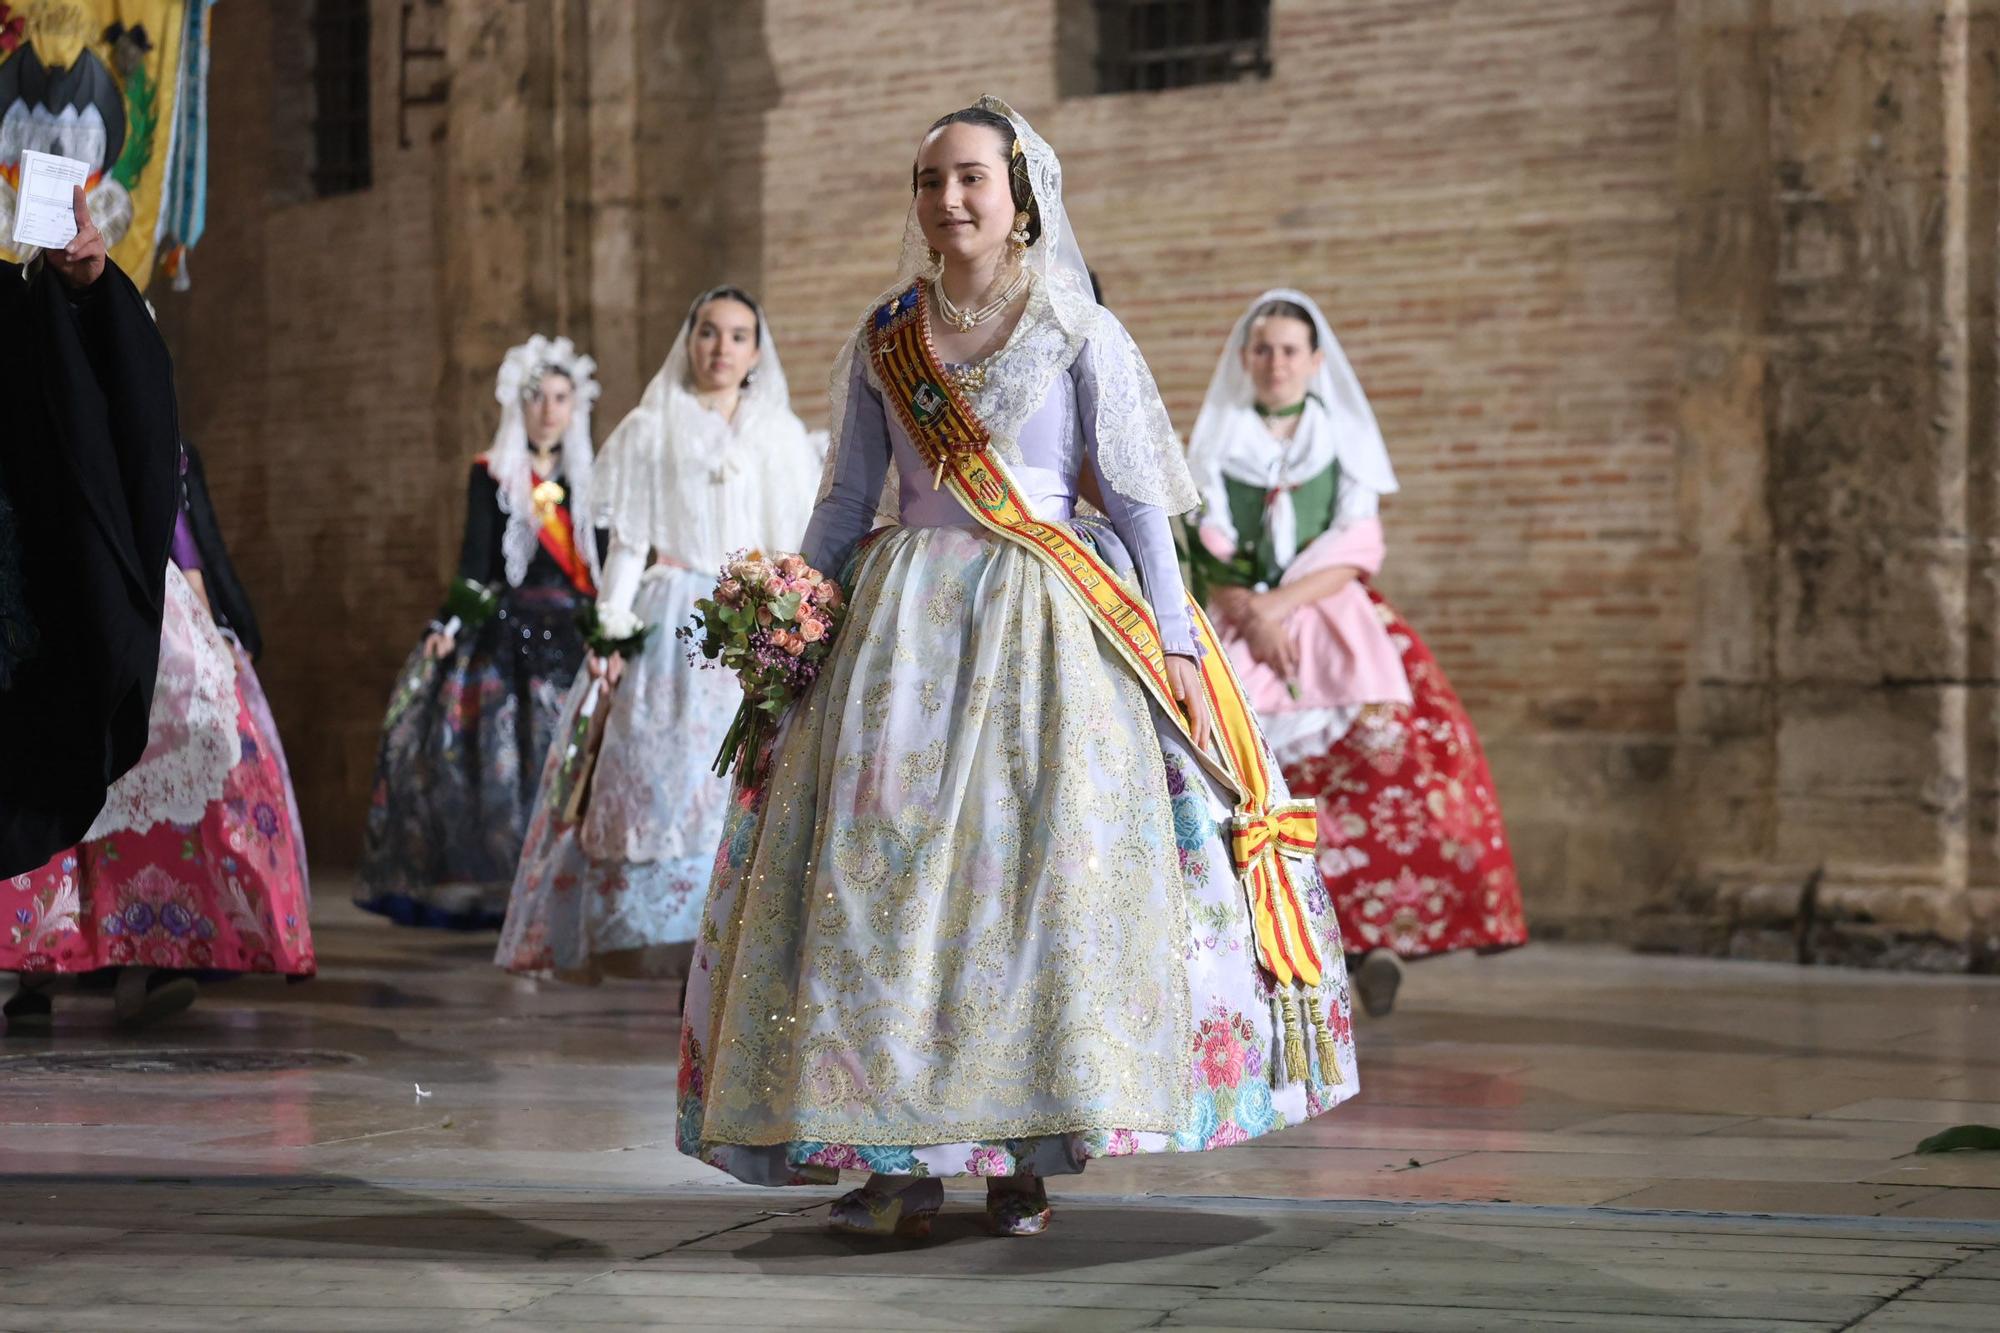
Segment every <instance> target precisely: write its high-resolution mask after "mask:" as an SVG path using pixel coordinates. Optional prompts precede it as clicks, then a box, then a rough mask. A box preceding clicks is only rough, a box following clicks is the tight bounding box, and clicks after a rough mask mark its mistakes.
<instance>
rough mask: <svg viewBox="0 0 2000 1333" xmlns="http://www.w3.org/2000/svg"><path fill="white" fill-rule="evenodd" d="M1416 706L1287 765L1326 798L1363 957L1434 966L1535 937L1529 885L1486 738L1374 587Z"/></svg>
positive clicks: (1341, 884)
mask: <svg viewBox="0 0 2000 1333" xmlns="http://www.w3.org/2000/svg"><path fill="white" fill-rule="evenodd" d="M1368 595H1369V597H1370V598H1372V599H1373V601H1374V603H1375V609H1376V611H1377V613H1378V614H1380V615H1381V617H1382V620H1383V623H1384V624H1385V625H1386V626H1387V627H1388V630H1389V638H1390V640H1391V641H1392V642H1393V643H1394V644H1395V645H1396V647H1397V650H1398V651H1399V652H1400V653H1401V654H1402V658H1403V669H1404V670H1405V671H1406V672H1407V673H1408V674H1409V678H1410V694H1411V696H1412V702H1411V703H1409V704H1373V705H1370V706H1369V707H1367V708H1365V709H1363V710H1362V711H1361V713H1360V715H1359V716H1358V717H1356V718H1355V719H1354V722H1353V725H1352V726H1350V727H1348V728H1347V731H1346V734H1345V735H1343V736H1341V737H1340V738H1339V739H1338V740H1337V741H1336V742H1335V743H1333V744H1332V746H1331V748H1330V749H1327V750H1325V751H1323V752H1321V753H1318V754H1313V755H1310V756H1308V757H1306V758H1304V759H1302V760H1299V761H1297V762H1294V763H1290V764H1287V765H1286V766H1285V777H1286V778H1287V779H1288V780H1289V781H1290V783H1291V788H1292V791H1293V792H1294V793H1295V794H1297V795H1299V796H1310V797H1313V798H1315V799H1316V800H1317V801H1318V804H1319V864H1320V873H1321V874H1322V875H1323V876H1324V877H1325V880H1326V883H1327V886H1328V888H1330V889H1331V890H1332V892H1333V901H1334V906H1335V907H1336V908H1337V909H1338V911H1339V913H1340V933H1341V938H1342V939H1343V940H1345V941H1346V943H1347V948H1348V950H1349V951H1350V952H1351V953H1357V954H1358V953H1365V952H1367V951H1368V950H1370V949H1380V948H1386V949H1393V950H1394V951H1395V952H1396V953H1397V954H1399V955H1401V956H1402V957H1405V958H1421V957H1424V956H1427V955H1430V954H1437V953H1446V952H1449V951H1451V950H1454V949H1498V948H1510V947H1513V946H1515V945H1520V944H1526V943H1527V942H1528V925H1527V920H1526V918H1525V917H1524V916H1523V914H1522V911H1521V885H1520V882H1519V881H1518V880H1517V879H1516V878H1515V876H1514V856H1513V853H1512V852H1511V851H1509V850H1508V847H1507V828H1506V825H1505V824H1504V823H1503V822H1502V820H1501V818H1500V802H1499V799H1498V798H1497V797H1496V796H1495V795H1494V791H1493V775H1492V774H1491V773H1490V772H1489V771H1488V770H1487V767H1486V753H1485V751H1484V750H1482V749H1481V748H1480V745H1479V733H1478V732H1477V731H1475V730H1474V729H1473V726H1472V719H1471V718H1470V717H1468V716H1467V715H1466V711H1465V706H1464V705H1463V704H1461V703H1460V702H1459V699H1458V695H1457V694H1456V693H1455V692H1454V691H1453V690H1452V688H1451V682H1450V681H1448V680H1446V679H1445V675H1444V672H1443V671H1442V670H1441V669H1440V668H1439V667H1438V664H1437V659H1436V658H1434V657H1432V656H1431V651H1430V649H1429V648H1427V647H1425V646H1424V641H1423V640H1422V639H1421V638H1419V637H1418V636H1417V632H1416V631H1415V630H1413V629H1411V628H1410V625H1409V622H1407V621H1405V620H1404V619H1403V618H1402V617H1401V616H1400V615H1398V614H1397V613H1396V610H1395V608H1394V607H1392V606H1390V605H1389V603H1388V602H1387V601H1386V600H1384V598H1383V597H1382V595H1381V594H1380V593H1378V592H1376V591H1375V590H1374V589H1373V588H1370V589H1369V590H1368Z"/></svg>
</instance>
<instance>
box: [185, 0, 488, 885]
mask: <svg viewBox="0 0 2000 1333" xmlns="http://www.w3.org/2000/svg"><path fill="white" fill-rule="evenodd" d="M397 9H398V6H397V5H395V4H393V3H377V5H376V6H375V15H374V48H375V53H376V62H377V68H376V76H375V78H374V81H373V105H374V110H375V152H374V165H375V185H374V188H373V189H372V190H369V191H367V192H365V193H360V194H351V195H346V196H341V197H337V198H331V199H324V200H321V199H314V198H312V192H311V190H310V186H309V182H310V178H309V176H308V174H307V173H308V165H307V163H306V162H305V161H304V160H303V156H302V153H301V149H302V147H303V145H302V143H301V142H300V139H299V137H298V136H297V135H285V134H284V133H283V132H284V128H285V126H286V124H287V118H286V117H284V116H282V115H276V114H274V108H280V107H283V106H285V105H287V104H295V103H296V102H297V100H298V99H299V98H300V97H301V96H303V95H304V94H303V93H302V91H301V89H300V87H299V86H298V85H297V84H296V83H294V82H291V81H290V80H286V81H284V82H283V83H280V82H279V81H278V80H277V78H276V76H275V74H274V71H275V70H276V69H277V68H279V67H282V66H287V65H289V66H291V67H292V68H294V69H296V68H297V67H298V60H297V52H298V48H299V44H300V43H301V42H302V41H303V40H304V36H303V34H304V32H305V25H306V23H307V21H308V20H307V14H308V13H309V10H310V6H309V5H306V4H303V3H275V4H271V5H264V4H252V5H235V6H228V5H224V6H221V7H220V8H218V9H217V11H216V16H217V18H218V19H220V20H221V21H220V22H218V23H216V25H215V30H214V49H213V60H214V77H213V85H212V88H211V96H212V98H213V111H212V114H213V125H214V129H213V136H214V137H213V143H212V176H211V179H210V185H209V189H210V208H209V228H208V234H207V236H206V238H205V239H204V240H203V242H202V244H201V247H200V249H199V250H198V252H197V253H196V255H195V257H194V261H193V275H194V286H193V289H192V290H191V291H189V292H187V293H186V294H175V293H171V292H167V291H166V289H165V284H164V283H156V284H155V285H154V288H153V291H152V295H153V297H154V300H155V302H156V304H157V305H158V306H159V307H160V311H161V322H162V326H163V328H164V329H165V331H166V334H167V337H168V340H169V343H170V345H171V347H172V349H173V353H174V358H175V363H176V368H177V371H178V374H179V381H180V393H181V401H182V415H183V420H184V422H185V425H186V429H187V431H188V433H189V435H190V436H192V437H193V438H194V440H195V441H196V442H197V443H198V444H199V445H200V446H201V447H202V450H203V454H204V457H205V459H206V460H207V464H208V471H209V476H210V478H211V484H212V486H213V488H214V491H215V503H216V508H217V510H218V511H219V513H220V515H221V519H222V523H223V528H224V531H225V533H226V534H227V535H228V537H229V541H230V545H231V548H232V551H233V553H234V555H235V558H236V562H237V564H238V566H239V567H240V569H241V572H242V575H243V578H244V582H245V583H246V584H247V585H248V587H249V591H250V594H251V596H252V597H253V598H254V599H255V601H256V605H257V611H258V617H259V619H260V621H261V622H262V627H263V630H264V638H265V645H266V646H265V653H264V659H263V661H262V662H261V663H260V664H259V668H258V674H259V676H260V678H261V679H262V681H263V684H264V687H265V689H266V691H267V692H268V693H269V694H270V697H271V705H272V709H273V711H274V713H275V714H276V716H277V720H278V724H279V729H280V731H281V732H282V733H283V736H284V740H285V745H286V748H287V750H288V752H289V757H290V759H291V762H292V765H293V769H294V772H295V775H296V779H297V786H298V792H299V799H300V803H301V806H302V808H303V814H304V817H305V821H306V830H307V840H308V843H309V844H310V845H311V846H312V848H313V852H314V858H315V860H316V861H319V862H323V863H328V864H333V865H338V864H340V863H341V861H342V860H344V859H346V858H350V857H351V856H352V855H353V853H354V851H355V849H356V848H357V847H358V845H359V835H360V827H361V818H362V809H363V805H362V802H363V800H364V799H365V795H366V786H367V778H368V774H369V771H370V769H371V767H372V764H373V760H374V749H375V741H376V735H377V728H378V727H379V725H380V722H381V714H382V709H383V706H384V705H385V704H386V703H387V701H388V695H389V687H390V683H391V681H392V680H393V679H394V677H395V673H396V667H397V664H398V662H399V661H400V660H401V659H402V657H403V655H404V654H405V653H407V652H408V651H409V649H410V648H411V646H412V645H413V644H414V642H415V638H416V635H417V633H418V631H419V630H420V629H421V627H422V625H423V622H424V621H425V620H426V619H428V618H429V616H430V615H431V613H432V611H433V610H434V609H435V607H436V605H437V603H438V601H439V598H440V595H441V593H442V590H443V584H442V581H441V574H442V571H443V569H444V568H445V564H444V562H445V561H446V560H447V559H448V555H449V553H451V552H455V550H456V534H455V531H453V529H454V526H455V525H456V523H457V522H458V517H457V516H458V514H460V513H462V512H463V508H464V488H463V486H464V484H463V469H464V458H466V457H469V453H468V452H466V451H464V450H462V449H461V447H460V445H459V442H457V441H453V442H451V449H450V451H449V452H450V454H451V455H453V456H451V457H447V456H445V454H444V451H442V450H441V447H440V443H441V442H440V440H439V438H438V437H439V431H438V424H437V409H436V402H437V395H438V386H439V373H440V371H439V366H440V362H441V356H442V346H441V342H440V333H441V329H442V323H443V321H442V319H441V315H440V309H439V304H438V299H437V283H438V279H437V276H436V261H435V254H436V245H435V241H436V236H437V233H438V220H437V218H436V217H435V213H436V212H437V202H436V195H435V189H434V187H435V186H436V184H437V181H436V173H435V157H436V152H435V149H434V148H433V147H431V145H430V144H429V139H428V127H427V126H421V125H420V126H419V128H420V130H421V131H422V133H420V135H419V145H420V146H419V147H418V148H416V149H413V150H411V151H407V152H405V151H402V150H400V149H398V147H397V143H396V110H395V87H396V84H395V64H394V62H393V52H394V48H395V40H396V31H397V29H396V16H397ZM274 126H275V127H276V128H275V129H274ZM280 136H282V137H280ZM300 182H306V184H305V186H304V187H303V188H301V186H300ZM288 200H300V201H299V202H287V201H288ZM488 429H489V430H490V429H491V427H490V425H489V427H488Z"/></svg>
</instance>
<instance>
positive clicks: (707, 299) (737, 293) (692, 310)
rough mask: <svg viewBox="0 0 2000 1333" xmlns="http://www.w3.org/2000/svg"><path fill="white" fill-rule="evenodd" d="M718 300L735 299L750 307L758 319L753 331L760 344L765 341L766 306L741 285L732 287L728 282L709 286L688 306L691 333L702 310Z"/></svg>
mask: <svg viewBox="0 0 2000 1333" xmlns="http://www.w3.org/2000/svg"><path fill="white" fill-rule="evenodd" d="M717 301H734V302H736V303H737V304H738V305H741V306H747V307H749V310H750V317H751V319H753V320H754V321H756V322H755V323H754V324H752V325H751V331H752V332H753V333H755V334H756V335H757V342H758V343H759V344H760V345H761V344H762V343H763V341H764V307H763V306H760V305H758V304H757V298H756V297H754V296H752V295H751V294H750V293H748V292H746V291H744V290H743V289H742V288H741V287H731V286H728V285H726V284H725V285H724V286H721V287H711V288H709V289H708V290H707V291H705V292H703V293H702V294H701V295H700V296H697V297H696V298H695V301H694V304H693V305H692V306H689V307H688V318H687V331H688V332H689V333H693V332H694V326H695V324H696V323H697V322H698V321H699V320H700V319H701V312H702V311H703V310H706V309H707V308H708V307H709V306H710V305H712V304H714V303H715V302H717Z"/></svg>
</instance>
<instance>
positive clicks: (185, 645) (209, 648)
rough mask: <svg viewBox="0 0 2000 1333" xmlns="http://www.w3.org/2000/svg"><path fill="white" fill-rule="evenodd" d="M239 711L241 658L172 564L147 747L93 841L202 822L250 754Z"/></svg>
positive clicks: (115, 792) (102, 815) (116, 786)
mask: <svg viewBox="0 0 2000 1333" xmlns="http://www.w3.org/2000/svg"><path fill="white" fill-rule="evenodd" d="M236 714H237V708H236V659H235V657H234V656H233V655H232V654H231V653H230V651H229V644H228V642H227V641H226V640H225V639H224V638H223V637H222V632H221V631H220V630H218V629H217V628H216V627H215V621H214V620H213V619H212V618H211V617H210V616H209V614H208V612H207V611H206V610H204V609H203V607H202V604H201V599H200V598H199V597H197V596H196V595H195V591H194V589H193V588H192V587H190V586H189V584H188V581H187V577H186V576H185V575H183V574H182V573H181V571H180V569H179V568H178V567H177V566H174V565H171V564H170V565H168V566H167V592H166V613H165V615H164V616H163V617H162V618H161V623H160V668H159V675H158V677H157V678H156V680H155V683H154V685H153V710H152V712H151V714H150V715H149V716H148V718H147V737H146V752H145V754H143V755H141V756H140V758H139V762H138V763H137V764H134V765H133V766H132V768H131V770H130V771H129V772H127V773H126V774H125V776H123V777H121V778H119V779H118V781H116V782H114V783H112V784H111V790H110V792H109V793H108V794H107V795H106V796H105V798H104V809H103V810H101V811H99V812H98V816H97V822H96V823H94V824H92V825H91V826H90V832H89V833H88V834H86V835H85V838H86V840H87V841H95V840H97V839H99V838H107V837H110V836H111V835H112V834H114V833H143V832H145V831H146V830H147V829H149V828H152V827H153V826H154V825H155V824H161V823H167V822H172V823H176V824H193V823H195V822H197V821H199V820H200V819H201V818H202V816H203V815H205V814H206V813H207V812H208V807H209V804H210V803H211V802H213V801H219V800H221V799H222V790H223V785H224V784H225V783H226V782H227V781H228V780H229V770H230V769H232V768H234V767H235V766H236V764H237V761H238V760H240V759H241V758H242V756H243V741H242V739H241V738H240V737H239V736H238V735H237V731H236Z"/></svg>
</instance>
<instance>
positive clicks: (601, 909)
mask: <svg viewBox="0 0 2000 1333" xmlns="http://www.w3.org/2000/svg"><path fill="white" fill-rule="evenodd" d="M714 584H715V580H714V578H713V576H711V575H706V574H697V573H694V572H693V571H690V570H685V569H672V568H667V567H665V566H658V567H655V568H653V569H650V570H648V571H647V572H646V575H645V577H644V579H643V580H642V581H641V582H640V585H639V595H638V598H637V600H636V601H635V602H634V604H633V611H634V612H635V613H636V614H637V615H638V616H639V618H640V619H641V620H643V621H644V622H645V623H647V624H648V625H652V626H654V627H655V628H654V630H653V632H652V634H651V635H649V636H648V637H647V639H646V646H645V648H644V649H643V650H642V651H641V653H640V654H639V656H638V658H637V659H636V660H634V661H632V662H628V663H627V664H626V667H625V674H624V678H623V679H621V680H620V681H619V682H618V684H617V685H616V686H615V687H613V688H610V689H606V688H604V687H603V686H602V685H601V684H600V683H599V682H596V681H593V680H591V679H590V677H589V675H588V674H587V673H585V674H581V675H579V676H578V678H577V682H576V684H575V685H574V686H573V687H572V688H571V690H570V693H569V699H568V701H567V702H566V703H565V704H564V706H563V712H562V717H561V720H560V722H559V723H558V724H557V728H556V736H557V742H556V744H554V745H552V746H551V747H550V748H549V757H548V760H547V763H546V764H545V765H544V768H543V772H542V782H541V786H540V788H539V790H538V791H537V793H536V796H535V806H534V814H533V816H532V818H531V820H530V822H529V824H528V836H527V841H526V842H525V843H524V844H523V846H522V849H521V865H520V869H519V870H518V871H516V872H515V875H514V896H513V901H512V903H511V904H510V905H509V907H508V909H507V924H506V926H505V928H504V929H503V930H502V931H501V933H500V947H499V949H498V951H497V952H496V953H495V955H494V961H495V962H496V963H498V964H499V965H500V966H501V967H504V968H506V969H507V970H508V971H510V972H521V973H527V974H531V975H538V976H555V977H560V978H563V979H565V980H578V981H591V980H595V979H598V978H600V977H602V976H605V975H618V976H681V975H683V974H685V972H686V970H687V957H688V951H689V946H690V945H691V943H692V941H693V940H694V936H695V928H696V927H697V926H698V925H699V924H700V922H701V909H702V902H703V900H704V898H705V897H706V896H707V892H708V881H709V878H710V876H711V875H712V874H713V873H714V870H715V849H716V845H717V844H718V843H719V842H720V841H721V838H722V824H723V819H724V817H725V816H726V815H727V813H728V810H729V784H728V782H727V781H725V780H724V779H722V778H719V777H717V776H716V775H715V772H714V764H715V753H716V751H717V750H718V749H719V748H721V745H722V738H723V736H724V735H726V734H727V733H728V731H729V723H730V720H731V719H732V718H733V717H735V715H736V709H737V706H738V705H739V704H741V703H742V701H743V692H742V690H741V689H739V688H738V686H737V684H736V679H735V677H734V676H732V675H731V674H730V673H728V672H726V671H721V670H712V669H707V668H703V667H697V666H696V665H694V664H693V663H691V662H690V661H689V660H688V645H687V644H686V643H685V642H684V641H682V640H681V639H678V638H676V637H675V635H674V631H675V630H676V629H678V628H679V627H681V626H683V625H686V624H687V623H688V622H689V618H690V617H691V616H693V614H694V603H695V599H696V598H698V597H706V596H708V594H709V592H710V591H711V590H712V589H713V587H714ZM593 749H594V753H593ZM593 758H594V764H593V763H592V760H593ZM586 772H587V774H588V777H587V781H586V780H585V778H584V777H583V775H584V774H585V773H586ZM579 783H583V784H584V791H585V792H586V793H587V800H586V801H584V802H582V803H580V804H581V809H578V808H577V806H578V804H579V803H578V802H576V801H575V800H574V797H575V795H576V793H575V790H574V789H575V788H576V786H577V785H578V784H579Z"/></svg>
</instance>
